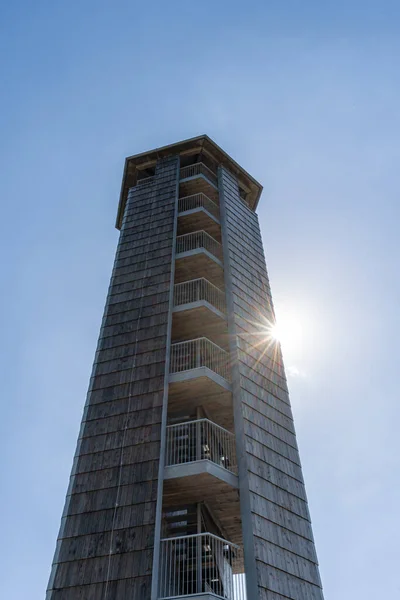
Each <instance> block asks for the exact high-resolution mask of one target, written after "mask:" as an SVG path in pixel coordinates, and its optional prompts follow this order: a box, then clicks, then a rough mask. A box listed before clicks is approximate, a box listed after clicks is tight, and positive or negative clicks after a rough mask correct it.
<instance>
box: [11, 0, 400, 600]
mask: <svg viewBox="0 0 400 600" xmlns="http://www.w3.org/2000/svg"><path fill="white" fill-rule="evenodd" d="M327 5H328V3H322V2H316V1H315V2H313V1H310V0H303V2H299V1H297V2H296V1H294V0H292V1H284V0H281V1H279V2H278V1H270V2H264V1H255V0H253V1H252V0H250V1H249V2H237V1H232V0H231V1H229V2H228V1H225V0H220V1H218V2H217V1H214V2H211V1H209V0H203V2H201V3H193V2H180V1H175V2H174V1H172V2H168V3H167V2H159V1H154V2H152V3H151V5H150V4H149V5H147V4H146V3H143V2H140V3H136V2H134V1H133V2H132V1H130V2H125V1H120V0H115V1H114V2H104V1H103V2H101V1H100V2H99V1H98V2H94V1H92V0H87V1H85V0H84V1H83V2H79V3H78V2H68V3H67V2H64V3H56V2H50V1H42V2H40V1H38V2H36V3H31V2H15V3H7V4H5V3H3V5H2V7H1V9H0V50H1V52H0V74H1V81H2V94H1V96H0V131H1V132H2V134H1V138H0V159H1V165H2V176H1V178H0V191H1V199H2V217H3V218H2V220H1V236H0V244H1V245H2V249H1V250H2V256H3V276H2V277H3V283H4V286H3V294H2V295H1V297H0V303H1V309H2V310H1V313H0V314H1V315H2V319H3V322H2V327H1V330H2V334H3V356H2V360H1V368H2V383H3V402H2V419H1V423H0V444H1V446H2V452H1V455H2V458H3V460H2V465H1V468H2V474H1V475H2V483H3V485H2V489H3V493H2V495H1V497H0V514H1V515H2V521H3V523H2V538H3V543H2V544H1V549H0V562H1V564H2V567H3V568H2V573H3V574H2V578H1V581H0V595H1V597H4V598H13V599H14V600H26V598H30V599H31V600H39V599H41V598H43V597H44V590H45V588H46V584H47V579H48V574H49V570H50V564H51V561H52V556H53V551H54V546H55V540H56V536H57V532H58V527H59V521H60V517H61V512H62V508H63V503H64V496H65V491H66V488H67V483H68V477H69V472H70V468H71V463H72V457H73V453H74V450H75V443H76V438H77V434H78V430H79V424H80V418H81V414H82V409H83V404H84V401H85V396H86V390H87V385H88V379H89V376H90V370H91V364H92V361H93V357H94V351H95V346H96V341H97V335H98V330H99V327H100V322H101V317H102V311H103V306H104V302H105V296H106V291H107V287H108V280H109V276H110V272H111V267H112V262H113V254H114V251H115V247H116V243H117V237H118V236H117V231H116V230H115V229H114V221H115V214H116V209H117V202H118V195H119V188H120V181H121V176H122V169H123V160H124V157H125V156H126V155H130V154H134V153H136V152H141V151H144V150H146V149H150V148H152V147H155V146H160V145H164V144H167V143H172V142H174V141H177V140H179V139H182V138H187V137H191V136H194V135H198V134H201V133H208V134H209V135H210V136H211V137H212V138H213V139H215V141H216V142H217V143H218V144H220V145H221V146H222V147H223V148H224V149H225V150H226V151H227V152H228V153H230V154H231V155H232V156H233V157H234V158H235V159H236V160H237V161H238V162H240V163H241V164H243V166H244V167H245V168H246V169H248V170H249V171H250V172H251V173H252V174H253V175H254V176H255V177H256V178H257V179H258V180H259V181H261V182H262V183H263V185H264V194H263V198H262V201H261V203H260V208H259V215H260V221H261V227H262V234H263V239H264V243H265V246H266V257H267V263H268V268H269V274H270V279H271V284H272V291H273V294H274V299H275V304H276V308H277V313H278V317H281V318H282V320H283V319H284V318H286V315H288V314H289V315H294V317H293V318H294V319H295V321H296V322H298V323H300V324H301V327H302V332H301V334H299V335H297V336H296V339H295V340H292V341H291V342H287V344H286V347H285V345H284V346H283V352H284V356H285V358H286V364H287V367H288V372H289V386H290V391H291V399H292V404H293V410H294V415H295V419H296V425H297V435H298V441H299V446H300V452H301V456H302V462H303V468H304V473H305V478H306V485H307V491H308V496H309V502H310V509H311V516H312V519H313V526H314V534H315V539H316V544H317V551H318V555H319V560H320V565H321V575H322V579H323V584H324V590H325V597H326V600H356V599H358V598H360V600H361V599H362V600H377V599H378V598H395V597H398V596H400V583H399V580H398V576H397V571H398V565H397V563H398V558H399V548H398V539H397V538H398V535H399V517H398V507H399V505H400V489H399V466H400V465H399V462H400V458H399V456H400V453H399V435H398V423H399V417H400V414H399V413H400V410H399V401H398V397H399V385H398V365H399V350H398V348H399V343H398V339H399V333H400V317H399V314H400V313H399V300H400V284H399V277H398V272H399V267H398V262H399V244H398V230H399V225H398V223H399V217H400V214H399V212H400V210H399V190H400V169H399V163H400V146H399V138H400V112H399V100H400V93H399V92H400V72H399V68H398V66H399V59H400V52H399V50H400V42H399V23H400V21H399V19H400V6H399V5H398V2H394V1H393V2H390V1H385V0H381V1H380V2H378V1H369V2H368V1H365V0H364V1H363V2H361V0H360V1H359V0H347V1H343V0H338V1H336V2H335V3H330V6H327Z"/></svg>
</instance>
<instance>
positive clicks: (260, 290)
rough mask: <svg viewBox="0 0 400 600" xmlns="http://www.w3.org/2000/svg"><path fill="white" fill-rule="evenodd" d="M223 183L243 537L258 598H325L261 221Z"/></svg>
mask: <svg viewBox="0 0 400 600" xmlns="http://www.w3.org/2000/svg"><path fill="white" fill-rule="evenodd" d="M219 181H220V199H221V213H222V215H223V222H222V227H223V231H224V234H223V239H224V244H225V245H226V246H227V247H225V249H224V257H225V270H226V271H227V273H228V275H227V277H228V278H229V281H228V282H227V283H228V284H229V285H227V293H228V294H230V298H229V299H228V300H229V301H228V304H229V302H230V306H231V314H230V332H231V333H234V335H235V338H234V339H235V340H236V346H235V352H234V363H233V369H237V371H238V374H237V381H238V382H239V387H238V388H237V392H236V394H237V395H238V396H240V397H237V398H235V402H236V405H238V403H239V407H240V410H241V413H240V419H238V420H236V419H235V431H236V435H237V437H238V439H239V444H241V451H242V455H243V456H244V460H245V463H246V470H245V471H246V472H245V474H244V475H243V472H242V473H240V472H239V476H240V477H243V476H244V477H246V482H245V484H246V485H244V486H243V487H244V490H245V493H247V494H248V495H249V506H250V510H251V518H250V520H247V522H246V523H243V526H244V528H246V525H249V527H250V528H252V532H250V533H249V532H248V531H246V529H245V531H244V535H245V536H248V535H252V539H251V547H252V548H253V549H254V559H255V562H256V573H257V580H258V581H257V584H258V598H259V599H260V600H289V599H290V600H322V599H323V595H322V589H321V581H320V577H319V573H318V563H317V557H316V552H315V547H314V542H313V536H312V530H311V523H310V516H309V511H308V505H307V498H306V494H305V488H304V482H303V477H302V473H301V465H300V458H299V453H298V449H297V444H296V438H295V432H294V425H293V417H292V413H291V409H290V401H289V396H288V391H287V385H286V378H285V374H284V369H283V363H282V357H281V353H280V350H279V349H277V348H273V347H270V348H267V344H265V345H262V343H261V345H260V335H259V331H262V329H263V327H264V328H265V326H266V324H267V323H268V321H270V320H271V319H273V306H272V299H271V291H270V286H269V281H268V276H267V270H266V265H265V259H264V253H263V246H262V241H261V234H260V228H259V224H258V218H257V215H256V214H255V213H254V212H253V211H251V210H250V209H249V208H247V207H246V205H245V204H244V203H243V201H242V200H241V199H240V195H239V188H238V184H237V182H236V180H235V178H234V177H233V176H232V175H231V174H230V173H229V172H228V171H227V170H225V169H220V179H219ZM234 379H235V378H234ZM234 394H235V388H234ZM242 483H243V482H242ZM241 501H244V498H243V496H242V497H241ZM242 515H243V512H242ZM245 548H246V545H245Z"/></svg>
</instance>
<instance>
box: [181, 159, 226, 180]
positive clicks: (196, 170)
mask: <svg viewBox="0 0 400 600" xmlns="http://www.w3.org/2000/svg"><path fill="white" fill-rule="evenodd" d="M196 175H204V177H206V178H207V179H208V180H209V181H211V183H213V184H214V185H215V186H218V177H217V176H216V174H215V173H213V171H211V169H209V168H208V167H207V166H206V165H205V164H204V163H202V162H198V163H196V164H194V165H189V166H188V167H182V169H181V171H180V179H181V180H182V179H187V178H188V177H195V176H196Z"/></svg>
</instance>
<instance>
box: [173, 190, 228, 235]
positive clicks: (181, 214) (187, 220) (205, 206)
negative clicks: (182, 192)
mask: <svg viewBox="0 0 400 600" xmlns="http://www.w3.org/2000/svg"><path fill="white" fill-rule="evenodd" d="M199 229H200V230H203V231H205V232H206V233H208V234H209V235H211V236H212V237H214V238H215V239H216V240H218V241H219V242H220V241H221V225H220V215H219V206H218V204H216V203H215V202H214V201H213V200H211V198H209V197H208V196H207V195H206V194H204V193H203V192H201V193H198V194H192V195H191V196H185V197H183V198H179V201H178V236H179V235H183V234H185V233H192V232H193V231H196V230H199Z"/></svg>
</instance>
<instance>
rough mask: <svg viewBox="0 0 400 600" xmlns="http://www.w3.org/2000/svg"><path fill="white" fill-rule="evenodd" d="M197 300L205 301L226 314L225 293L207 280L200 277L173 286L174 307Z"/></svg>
mask: <svg viewBox="0 0 400 600" xmlns="http://www.w3.org/2000/svg"><path fill="white" fill-rule="evenodd" d="M199 300H205V301H206V302H209V304H211V305H212V306H214V307H215V308H217V309H218V310H220V311H221V312H223V313H225V312H226V301H225V293H224V292H223V291H222V290H220V289H219V288H218V287H217V286H216V285H214V284H213V283H210V281H208V279H205V278H204V277H200V278H199V279H191V280H190V281H184V282H183V283H176V284H175V285H174V306H181V305H182V304H189V303H190V302H198V301H199Z"/></svg>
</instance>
